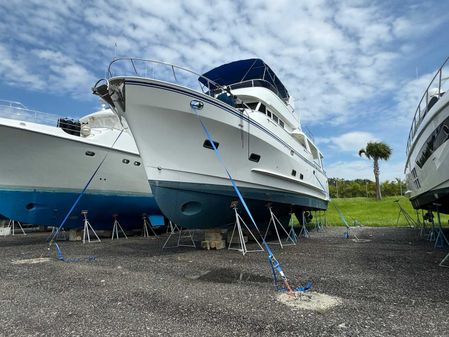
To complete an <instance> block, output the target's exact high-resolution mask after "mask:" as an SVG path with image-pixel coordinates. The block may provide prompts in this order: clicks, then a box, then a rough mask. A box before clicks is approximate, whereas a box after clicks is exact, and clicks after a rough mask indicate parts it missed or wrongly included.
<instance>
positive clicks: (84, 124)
mask: <svg viewBox="0 0 449 337" xmlns="http://www.w3.org/2000/svg"><path fill="white" fill-rule="evenodd" d="M0 116H2V117H0V144H1V146H0V158H1V161H0V214H2V215H3V216H5V217H7V218H10V219H14V220H18V221H21V222H23V223H28V224H38V225H49V226H59V225H60V223H61V222H62V220H63V218H64V217H65V216H66V214H67V212H68V211H69V210H70V208H71V206H72V205H73V203H74V201H75V199H76V198H77V197H78V195H79V193H80V192H81V191H82V189H83V188H84V186H85V185H86V183H87V182H88V180H89V178H90V177H91V176H92V174H93V173H94V171H95V169H96V168H97V166H98V165H99V163H100V162H101V161H102V159H103V158H104V156H105V155H106V154H107V153H108V155H107V158H106V160H105V161H104V163H103V165H102V166H101V168H100V170H99V171H98V173H97V174H96V175H95V177H94V179H93V180H92V182H91V184H90V186H89V187H88V189H87V191H86V193H85V194H84V196H83V197H82V198H81V200H80V202H79V204H78V206H77V207H76V208H75V209H74V211H73V212H72V213H71V215H70V217H69V219H68V221H67V223H66V224H65V226H64V227H65V228H66V229H67V228H76V227H81V226H82V225H83V222H82V215H81V211H82V210H88V218H89V221H90V223H91V224H92V226H93V227H95V228H97V229H105V228H111V227H112V224H113V218H112V215H113V214H118V219H119V221H120V222H121V223H122V224H123V227H125V226H126V227H127V228H130V227H136V226H137V225H139V226H141V225H142V218H141V217H142V213H147V214H153V213H154V214H160V211H159V210H158V208H157V206H156V204H155V202H154V198H153V197H152V194H151V192H150V189H149V186H148V182H147V178H146V175H145V171H144V169H143V165H142V160H141V158H140V156H139V153H138V151H137V147H136V144H135V142H134V140H133V137H132V135H131V133H130V132H129V131H128V130H127V129H126V124H125V129H124V128H123V126H122V125H121V123H120V122H119V119H118V118H117V115H116V114H114V113H112V112H111V110H109V109H108V110H101V111H98V112H95V113H93V114H90V115H87V116H84V117H82V118H81V119H80V120H79V121H75V120H70V119H65V118H59V119H58V116H54V115H50V114H45V113H42V112H36V111H32V110H29V109H27V108H25V107H24V106H23V105H20V104H19V103H11V102H5V101H2V102H0ZM5 117H6V118H5ZM56 121H58V124H59V127H57V126H56ZM123 123H125V122H124V121H123ZM47 124H53V126H50V125H47ZM122 130H124V131H123V132H122ZM119 135H120V137H119ZM116 140H117V141H116ZM115 141H116V143H115V145H114V146H113V147H112V148H111V146H112V145H113V144H114V142H115Z"/></svg>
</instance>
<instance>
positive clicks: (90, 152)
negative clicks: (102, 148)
mask: <svg viewBox="0 0 449 337" xmlns="http://www.w3.org/2000/svg"><path fill="white" fill-rule="evenodd" d="M86 156H89V157H93V156H95V152H92V151H86Z"/></svg>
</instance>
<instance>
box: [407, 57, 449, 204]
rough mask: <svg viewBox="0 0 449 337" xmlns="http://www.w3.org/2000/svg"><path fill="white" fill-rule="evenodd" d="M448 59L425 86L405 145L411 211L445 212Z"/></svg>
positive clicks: (448, 178)
mask: <svg viewBox="0 0 449 337" xmlns="http://www.w3.org/2000/svg"><path fill="white" fill-rule="evenodd" d="M448 91H449V58H448V59H446V61H445V62H444V63H443V65H442V66H441V67H440V68H439V69H438V71H437V73H436V74H435V76H434V77H433V79H432V81H431V82H430V84H429V86H428V87H427V89H426V91H425V92H424V95H423V96H422V98H421V101H420V102H419V104H418V107H417V109H416V112H415V116H414V118H413V122H412V126H411V129H410V134H409V138H408V142H407V162H406V165H405V173H406V181H407V189H408V190H407V192H406V195H407V196H408V197H409V198H410V201H411V203H412V205H413V207H414V208H415V209H427V210H439V211H440V212H443V213H449V141H448V140H449V94H448Z"/></svg>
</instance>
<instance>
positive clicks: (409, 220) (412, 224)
mask: <svg viewBox="0 0 449 337" xmlns="http://www.w3.org/2000/svg"><path fill="white" fill-rule="evenodd" d="M394 202H395V203H396V204H397V205H398V207H399V213H398V218H397V220H396V226H397V225H398V224H399V219H400V218H401V215H403V216H404V218H405V220H407V223H408V226H409V227H410V228H417V227H418V226H419V222H416V221H415V219H413V218H412V217H411V215H410V214H408V213H407V211H406V210H405V209H404V207H402V205H401V204H400V203H399V199H398V200H395V201H394ZM418 221H419V219H418Z"/></svg>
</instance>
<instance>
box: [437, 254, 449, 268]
mask: <svg viewBox="0 0 449 337" xmlns="http://www.w3.org/2000/svg"><path fill="white" fill-rule="evenodd" d="M446 261H448V262H449V253H448V254H447V255H446V257H445V258H444V259H442V260H441V262H440V264H439V266H440V267H445V268H449V264H446Z"/></svg>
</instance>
